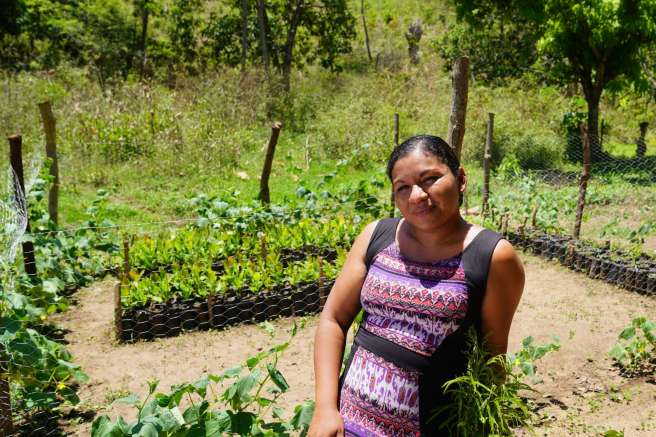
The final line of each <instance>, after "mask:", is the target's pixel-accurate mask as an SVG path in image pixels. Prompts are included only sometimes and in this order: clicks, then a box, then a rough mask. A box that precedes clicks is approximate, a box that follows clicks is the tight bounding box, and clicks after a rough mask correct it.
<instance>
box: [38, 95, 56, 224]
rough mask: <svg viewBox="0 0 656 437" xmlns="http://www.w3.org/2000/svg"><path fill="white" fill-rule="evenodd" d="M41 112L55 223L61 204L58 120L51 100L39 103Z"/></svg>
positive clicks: (50, 198)
mask: <svg viewBox="0 0 656 437" xmlns="http://www.w3.org/2000/svg"><path fill="white" fill-rule="evenodd" d="M39 112H41V120H42V122H43V130H44V131H45V134H46V156H47V157H48V158H49V159H50V175H51V176H52V178H53V181H52V187H50V192H49V193H48V214H49V215H50V220H52V221H53V222H54V223H55V224H57V222H58V205H59V164H58V162H57V137H56V120H55V116H54V115H53V114H52V105H51V104H50V102H49V101H45V102H42V103H39Z"/></svg>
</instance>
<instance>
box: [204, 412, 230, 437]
mask: <svg viewBox="0 0 656 437" xmlns="http://www.w3.org/2000/svg"><path fill="white" fill-rule="evenodd" d="M231 426H232V417H231V416H230V415H229V414H228V413H226V412H225V411H223V412H221V413H220V414H219V415H218V416H217V417H214V418H212V419H209V420H206V421H205V435H206V436H207V437H214V436H218V435H223V434H224V433H226V434H227V433H228V432H230V431H231Z"/></svg>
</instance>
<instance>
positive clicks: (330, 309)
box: [308, 222, 377, 437]
mask: <svg viewBox="0 0 656 437" xmlns="http://www.w3.org/2000/svg"><path fill="white" fill-rule="evenodd" d="M376 224H377V222H372V223H370V224H368V225H367V226H366V227H365V228H364V230H363V231H362V232H361V233H360V235H358V237H357V238H356V239H355V242H354V243H353V247H351V250H350V252H349V254H348V256H347V257H346V261H345V262H344V266H343V267H342V271H341V272H340V274H339V276H338V277H337V279H336V281H335V285H334V286H333V288H332V290H331V291H330V294H329V295H328V299H326V304H325V305H324V308H323V311H322V312H321V316H320V317H319V325H318V326H317V331H316V334H315V337H314V375H315V398H316V406H315V411H314V416H313V417H312V423H311V425H310V430H309V434H308V435H309V437H335V436H338V437H341V436H343V435H344V424H343V421H342V418H341V416H340V414H339V409H338V408H339V407H338V405H337V397H338V393H337V384H338V380H339V371H340V368H341V364H342V355H343V354H344V345H345V343H346V335H347V333H348V329H349V327H350V326H351V323H352V322H353V319H354V318H355V316H356V315H357V314H358V311H360V288H362V284H363V283H364V279H365V277H366V275H367V266H366V263H365V256H366V252H367V247H368V246H369V240H370V239H371V234H372V233H373V231H374V228H375V227H376Z"/></svg>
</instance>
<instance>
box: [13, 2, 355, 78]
mask: <svg viewBox="0 0 656 437" xmlns="http://www.w3.org/2000/svg"><path fill="white" fill-rule="evenodd" d="M258 9H261V10H262V11H263V14H264V15H263V17H262V18H263V22H264V29H263V35H264V39H262V38H261V36H262V35H261V32H260V30H261V26H259V17H258ZM355 24H356V23H355V18H354V17H353V15H352V14H351V13H350V11H349V8H348V3H347V1H346V0H316V1H312V2H307V1H302V0H225V1H222V2H218V3H217V2H208V1H206V0H6V1H3V2H2V5H1V6H0V42H1V43H2V45H1V46H0V68H6V69H14V70H21V69H40V68H53V67H55V66H57V65H58V64H60V63H61V62H63V61H66V62H71V63H74V64H78V65H89V64H90V65H93V66H95V67H97V68H98V70H99V72H100V73H101V74H102V75H103V76H104V77H109V76H113V75H116V74H120V75H122V76H123V77H126V76H127V75H128V74H129V73H130V72H133V71H135V70H138V69H141V70H143V68H144V66H143V65H142V66H140V67H139V68H137V65H139V64H140V63H143V62H145V60H146V59H147V61H148V64H149V65H148V66H147V67H148V68H147V70H148V71H149V72H150V74H153V73H154V70H157V69H159V70H161V71H167V69H170V68H171V66H173V67H175V68H176V69H179V70H183V71H185V72H191V73H193V72H195V71H198V69H199V67H203V68H204V67H207V66H222V65H229V66H233V65H238V64H239V63H240V62H244V61H245V62H251V63H258V64H259V63H260V62H262V60H261V59H262V44H261V43H262V41H265V42H266V45H267V49H268V51H269V54H270V61H271V64H272V66H273V67H274V68H276V69H277V70H278V71H280V72H281V73H285V72H287V74H288V72H289V69H290V68H291V66H292V65H296V66H303V65H306V64H311V63H318V64H319V65H321V66H323V67H325V68H328V69H331V70H339V69H340V60H339V57H340V55H341V54H343V53H347V52H349V51H350V50H351V41H352V40H353V38H354V37H355ZM146 52H147V53H146ZM243 55H245V56H243Z"/></svg>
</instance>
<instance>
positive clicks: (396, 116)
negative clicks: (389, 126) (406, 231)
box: [390, 113, 399, 217]
mask: <svg viewBox="0 0 656 437" xmlns="http://www.w3.org/2000/svg"><path fill="white" fill-rule="evenodd" d="M398 145H399V114H398V113H394V147H396V146H398ZM394 208H395V205H394V187H392V192H391V193H390V217H394Z"/></svg>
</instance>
